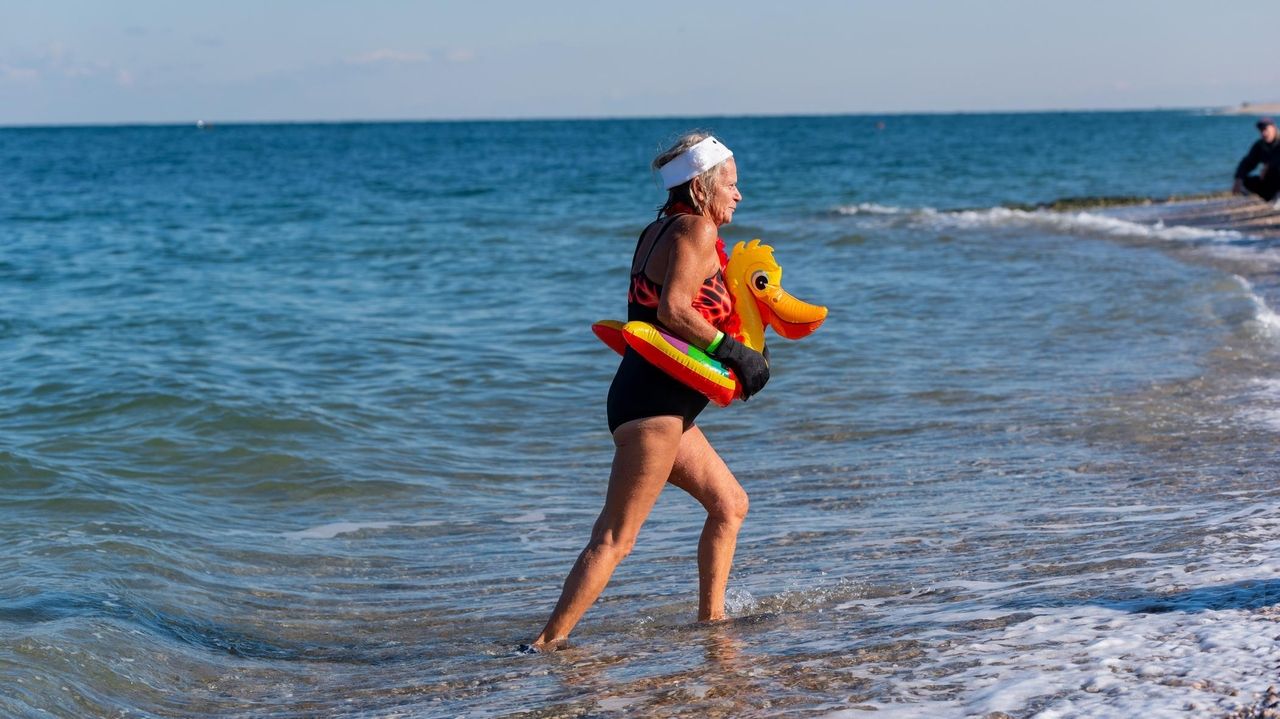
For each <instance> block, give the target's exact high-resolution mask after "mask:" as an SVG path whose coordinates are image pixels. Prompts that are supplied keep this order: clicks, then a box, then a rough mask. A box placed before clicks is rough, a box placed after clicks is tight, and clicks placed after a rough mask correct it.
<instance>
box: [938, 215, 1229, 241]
mask: <svg viewBox="0 0 1280 719" xmlns="http://www.w3.org/2000/svg"><path fill="white" fill-rule="evenodd" d="M925 216H927V217H930V218H932V222H933V223H934V224H936V225H944V226H946V225H951V226H957V227H981V226H1013V227H1020V226H1026V227H1038V228H1044V229H1050V230H1055V231H1058V232H1067V233H1073V232H1087V233H1090V234H1102V235H1109V236H1115V237H1150V238H1155V239H1160V240H1171V241H1180V242H1186V241H1192V240H1230V239H1236V238H1239V237H1240V233H1238V232H1234V231H1230V230H1210V229H1203V228H1198V227H1178V226H1174V227H1166V226H1165V225H1164V224H1163V223H1159V222H1157V223H1156V224H1154V225H1147V224H1143V223H1139V222H1130V221H1128V220H1121V219H1118V218H1115V217H1107V216H1106V215H1098V214H1094V213H1091V212H1054V211H1051V210H1013V209H1009V208H1007V207H992V208H989V209H986V210H966V211H963V212H937V211H933V212H931V213H926V214H925Z"/></svg>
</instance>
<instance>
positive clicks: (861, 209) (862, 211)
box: [836, 202, 928, 215]
mask: <svg viewBox="0 0 1280 719" xmlns="http://www.w3.org/2000/svg"><path fill="white" fill-rule="evenodd" d="M926 209H928V208H926ZM920 211H921V210H915V209H911V208H909V207H893V206H892V205H881V204H878V203H875V202H860V203H858V204H856V205H841V206H839V207H837V208H836V212H837V213H839V214H841V215H909V214H912V213H916V212H920Z"/></svg>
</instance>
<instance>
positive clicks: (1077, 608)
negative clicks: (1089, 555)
mask: <svg viewBox="0 0 1280 719" xmlns="http://www.w3.org/2000/svg"><path fill="white" fill-rule="evenodd" d="M1203 521H1204V525H1205V526H1206V527H1217V528H1219V529H1217V530H1211V532H1210V536H1209V537H1207V538H1206V541H1205V545H1206V546H1207V547H1210V548H1212V552H1211V553H1208V554H1206V555H1204V556H1202V557H1199V558H1197V560H1196V561H1195V563H1194V565H1187V564H1181V563H1174V564H1167V565H1164V566H1162V567H1161V566H1153V567H1150V568H1148V569H1144V570H1142V571H1140V572H1132V571H1130V572H1126V574H1127V576H1126V577H1125V581H1126V582H1128V583H1131V585H1132V586H1133V588H1134V592H1135V593H1136V594H1140V595H1141V596H1140V597H1137V598H1125V597H1124V596H1119V597H1117V598H1115V599H1107V598H1105V597H1099V598H1097V599H1094V600H1091V601H1087V602H1084V603H1078V604H1068V605H1066V606H1055V605H1053V604H1043V605H1036V604H1028V603H1025V602H1020V603H1018V606H1017V611H1018V612H1019V615H1018V617H1016V618H1015V620H1014V621H1013V622H1011V623H1008V624H1007V626H1002V627H1000V628H998V629H995V630H993V631H990V632H986V633H983V634H981V635H979V636H973V635H958V634H956V635H953V636H954V640H953V641H939V639H945V637H946V636H947V635H948V634H952V633H951V632H948V631H946V630H942V631H938V630H932V631H929V632H928V633H927V634H926V635H921V636H932V637H934V638H935V641H932V642H930V643H929V646H930V649H929V650H928V652H929V656H928V658H927V659H926V660H924V663H925V664H927V665H929V666H932V667H935V668H937V669H936V670H935V671H933V672H931V673H930V675H929V678H928V680H927V682H921V681H920V680H919V679H913V678H910V676H909V674H906V675H904V676H901V677H899V678H898V679H896V680H895V681H897V682H898V685H899V690H898V691H895V692H894V694H895V695H897V696H900V697H904V698H905V697H912V699H911V700H910V703H907V704H902V703H897V702H895V703H884V702H875V701H871V702H865V703H867V704H871V705H874V706H875V707H876V708H877V709H879V713H878V714H877V716H880V715H883V716H887V717H930V716H961V715H963V716H983V715H985V714H987V713H990V712H1006V713H1009V714H1012V715H1015V716H1017V715H1021V714H1024V713H1025V712H1027V710H1028V708H1030V707H1034V712H1033V713H1034V716H1036V717H1045V718H1050V717H1052V718H1059V717H1130V716H1149V717H1186V716H1189V715H1196V716H1213V715H1214V713H1215V712H1216V713H1223V712H1226V711H1228V710H1230V709H1234V708H1236V707H1239V706H1242V705H1244V704H1247V703H1248V701H1249V700H1250V699H1251V697H1252V696H1253V695H1254V694H1256V693H1258V692H1260V691H1262V690H1263V689H1265V688H1266V687H1267V686H1268V685H1269V684H1272V683H1274V682H1275V678H1274V676H1273V674H1272V672H1273V670H1274V667H1275V666H1276V665H1277V664H1278V663H1280V621H1277V620H1278V619H1280V609H1278V608H1277V605H1280V558H1277V557H1280V510H1277V509H1276V508H1275V507H1274V506H1272V505H1269V504H1268V505H1248V506H1245V507H1241V508H1236V509H1231V510H1225V511H1219V512H1216V513H1214V514H1213V515H1212V516H1207V517H1205V518H1204V519H1203ZM1114 578H1115V577H1114V576H1111V577H1106V576H1103V575H1098V576H1095V577H1090V576H1087V575H1086V576H1077V577H1074V578H1073V582H1074V583H1077V585H1078V586H1089V584H1090V583H1091V582H1101V581H1104V580H1114ZM946 586H962V587H964V588H966V589H969V590H974V591H978V592H980V594H979V598H978V599H976V600H974V601H973V602H972V603H970V602H964V603H962V604H961V605H960V606H956V605H954V604H944V605H938V606H936V607H927V606H924V607H922V606H916V605H913V606H912V607H911V609H910V611H911V612H912V614H914V615H916V619H917V620H918V618H919V615H920V614H921V613H922V612H923V614H925V615H927V618H928V625H929V626H932V627H946V626H948V625H955V624H958V623H961V622H973V621H974V620H985V619H994V618H998V617H1001V616H1005V615H1009V613H1010V612H1011V611H1013V610H1012V609H1011V608H1008V606H1007V605H1006V606H1002V605H999V604H986V603H985V601H984V600H983V598H982V596H983V595H985V596H991V597H998V596H1001V591H1000V590H1002V589H1003V588H1004V587H1002V586H1000V585H993V584H991V583H972V582H969V583H947V584H941V585H938V588H943V587H946ZM1026 591H1027V588H1026V587H1020V588H1019V592H1020V593H1025V592H1026ZM984 605H985V606H984ZM882 608H883V605H882ZM902 620H908V618H907V617H903V618H902ZM1014 657H1016V659H1014ZM881 670H882V669H881V668H878V667H868V668H867V671H870V672H872V674H869V675H867V676H868V677H871V676H874V673H875V672H877V671H881ZM853 676H861V674H860V672H859V671H857V670H855V671H854V672H853ZM927 683H931V684H939V683H944V684H947V685H950V686H955V687H963V689H962V690H961V691H959V693H958V696H956V697H954V698H952V699H947V700H941V701H939V700H934V699H930V698H929V695H930V694H931V693H932V692H931V691H930V690H928V688H927V687H926V686H925V685H926V684H927ZM854 715H855V714H854V713H850V712H848V711H840V712H833V713H830V714H827V715H826V716H829V717H843V716H854Z"/></svg>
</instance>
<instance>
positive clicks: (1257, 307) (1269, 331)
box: [1235, 275, 1280, 337]
mask: <svg viewBox="0 0 1280 719" xmlns="http://www.w3.org/2000/svg"><path fill="white" fill-rule="evenodd" d="M1235 278H1236V281H1237V282H1239V283H1240V285H1241V286H1242V287H1244V290H1245V292H1248V293H1249V299H1250V300H1252V301H1253V306H1254V315H1253V319H1254V322H1256V323H1257V324H1258V327H1259V328H1260V329H1261V330H1262V332H1263V333H1265V334H1266V335H1268V336H1270V337H1280V315H1277V314H1276V312H1275V310H1273V309H1271V307H1270V306H1268V305H1267V301H1266V300H1264V299H1263V298H1262V296H1261V295H1259V294H1258V293H1257V292H1256V291H1255V290H1254V288H1253V283H1252V282H1249V280H1246V279H1245V278H1243V277H1241V276H1240V275H1236V276H1235Z"/></svg>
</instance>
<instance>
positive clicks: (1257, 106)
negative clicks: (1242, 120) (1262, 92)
mask: <svg viewBox="0 0 1280 719" xmlns="http://www.w3.org/2000/svg"><path fill="white" fill-rule="evenodd" d="M1214 114H1215V115H1280V102H1242V103H1240V104H1239V105H1236V106H1234V107H1224V108H1221V109H1219V110H1218V111H1217V112H1215V113H1214Z"/></svg>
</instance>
